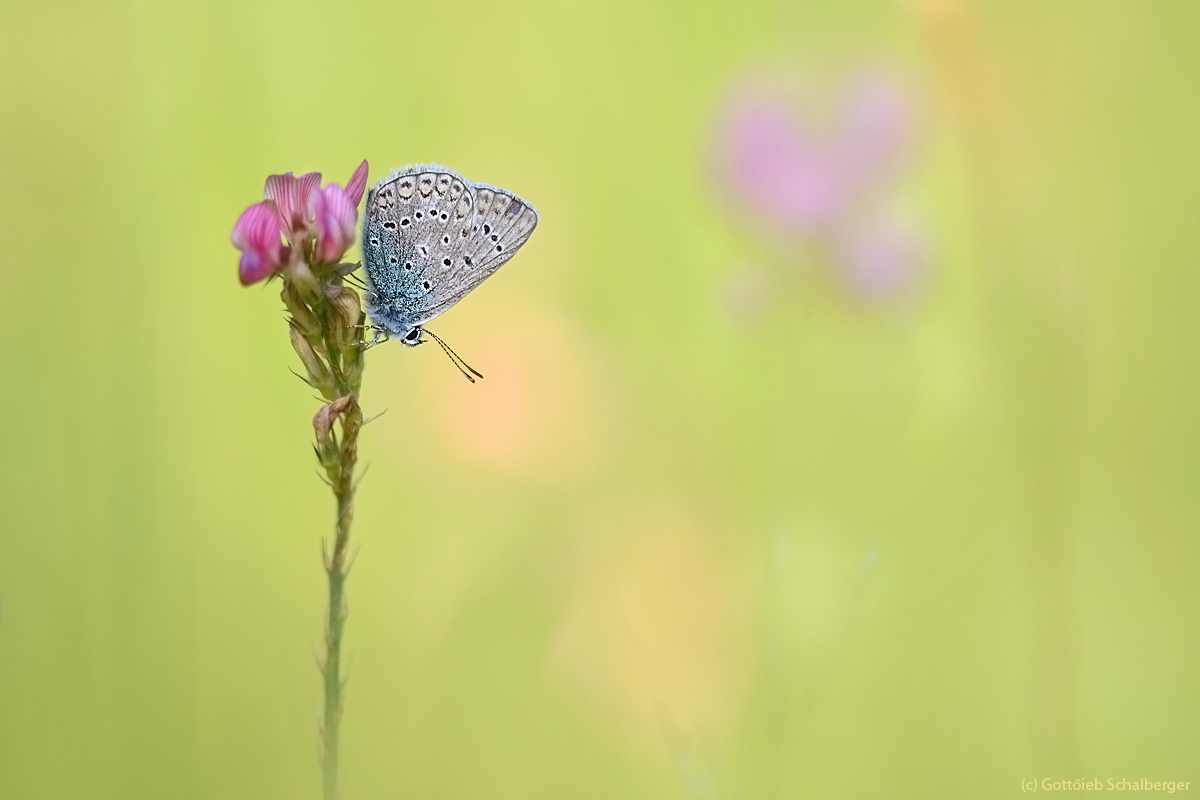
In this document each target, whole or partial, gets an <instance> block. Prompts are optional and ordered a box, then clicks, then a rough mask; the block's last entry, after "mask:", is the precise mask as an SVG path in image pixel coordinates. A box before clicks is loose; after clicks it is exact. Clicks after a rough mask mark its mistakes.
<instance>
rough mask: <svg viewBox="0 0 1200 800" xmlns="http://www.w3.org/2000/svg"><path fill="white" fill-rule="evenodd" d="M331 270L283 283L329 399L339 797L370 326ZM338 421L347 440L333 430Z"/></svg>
mask: <svg viewBox="0 0 1200 800" xmlns="http://www.w3.org/2000/svg"><path fill="white" fill-rule="evenodd" d="M353 266H354V265H350V264H344V265H340V266H337V267H332V266H329V265H326V266H324V267H323V268H321V269H319V270H309V269H308V267H307V266H306V265H304V264H299V265H296V267H295V269H294V270H293V271H292V272H290V273H289V274H288V275H287V277H285V278H284V287H283V294H282V298H283V302H284V305H286V306H287V309H288V311H289V313H290V314H291V319H290V320H289V334H290V336H291V339H292V346H293V347H294V348H295V350H296V353H297V355H299V356H300V360H301V361H302V362H303V363H304V367H305V370H306V371H307V373H308V376H307V378H305V380H306V381H307V382H308V384H309V385H310V386H312V387H313V388H314V389H316V390H318V391H319V392H321V394H322V396H323V397H324V398H325V399H326V400H327V401H328V402H327V403H326V404H325V405H324V406H322V408H321V410H320V411H318V412H317V415H316V416H315V417H314V418H313V429H314V430H315V432H316V439H317V441H316V444H315V445H314V448H313V449H314V450H315V451H316V454H317V460H318V462H319V463H320V465H321V467H322V468H323V469H324V471H325V476H326V478H327V482H328V484H329V486H330V488H331V489H332V490H333V496H334V499H335V500H336V501H337V519H336V522H335V524H334V536H333V548H332V550H331V549H330V548H328V547H325V548H324V549H325V574H326V577H327V578H328V581H329V605H328V607H327V608H326V615H325V654H324V657H323V659H322V661H321V672H322V678H323V682H324V690H325V708H324V712H325V713H324V719H323V722H322V725H321V769H322V773H323V778H324V780H323V785H324V798H325V800H336V799H337V796H338V734H339V730H340V727H341V720H342V704H343V693H344V690H345V680H344V678H343V677H342V637H343V634H344V632H345V628H346V613H347V604H346V576H347V574H348V573H349V567H350V563H349V559H348V550H349V545H350V529H351V525H352V524H353V522H354V492H355V481H354V468H355V465H356V463H357V461H358V433H359V431H360V430H361V429H362V426H363V415H362V409H361V408H360V407H359V404H358V394H359V390H360V388H361V386H362V372H363V349H362V347H361V345H360V343H359V339H360V338H361V336H360V335H359V328H358V327H356V326H361V325H362V324H363V323H364V322H365V321H366V316H365V315H364V314H363V312H362V304H361V301H360V299H359V297H358V294H357V293H356V292H355V291H354V290H352V289H350V288H349V287H348V286H345V285H344V284H343V283H342V277H341V276H342V274H343V273H342V271H341V270H342V269H343V268H352V267H353ZM335 423H340V426H341V435H340V436H339V435H338V432H337V431H336V430H335Z"/></svg>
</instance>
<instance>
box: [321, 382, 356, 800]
mask: <svg viewBox="0 0 1200 800" xmlns="http://www.w3.org/2000/svg"><path fill="white" fill-rule="evenodd" d="M361 427H362V412H361V411H360V410H359V408H358V403H357V401H351V403H350V406H349V407H348V408H347V409H346V410H345V411H344V412H343V416H342V428H343V431H342V437H341V438H342V441H341V446H340V447H339V448H338V456H339V457H338V467H337V477H336V479H335V480H334V481H333V494H334V497H335V498H336V499H337V523H336V525H335V529H334V540H333V552H332V553H330V554H329V555H328V556H327V559H326V563H325V572H326V575H327V576H328V578H329V607H328V609H327V611H326V624H325V662H324V679H325V720H324V725H323V727H322V731H321V732H322V745H323V752H322V761H323V763H322V770H323V772H324V786H325V795H324V797H325V800H337V796H338V732H339V725H340V723H341V719H342V692H343V689H344V688H345V684H344V681H343V679H342V634H343V631H344V630H345V625H346V614H347V605H346V576H347V574H348V572H349V570H348V566H349V565H348V563H347V552H348V546H349V544H350V526H351V524H352V523H353V522H354V465H355V462H356V460H357V457H358V431H359V429H360V428H361Z"/></svg>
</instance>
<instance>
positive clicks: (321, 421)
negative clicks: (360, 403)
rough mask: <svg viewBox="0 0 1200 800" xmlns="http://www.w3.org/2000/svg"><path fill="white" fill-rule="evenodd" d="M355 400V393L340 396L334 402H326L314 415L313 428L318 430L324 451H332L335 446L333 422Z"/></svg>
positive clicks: (318, 441)
mask: <svg viewBox="0 0 1200 800" xmlns="http://www.w3.org/2000/svg"><path fill="white" fill-rule="evenodd" d="M352 402H354V395H352V394H348V395H345V396H344V397H339V398H338V399H337V400H334V401H333V402H332V403H326V404H325V405H324V406H322V407H321V410H320V411H318V412H317V415H316V416H315V417H313V430H315V431H316V432H317V443H318V444H319V445H320V446H321V449H322V450H324V451H330V450H332V449H333V447H334V443H333V423H334V421H335V420H337V418H338V415H339V414H341V413H342V412H343V411H345V410H346V409H347V408H349V407H350V404H351V403H352Z"/></svg>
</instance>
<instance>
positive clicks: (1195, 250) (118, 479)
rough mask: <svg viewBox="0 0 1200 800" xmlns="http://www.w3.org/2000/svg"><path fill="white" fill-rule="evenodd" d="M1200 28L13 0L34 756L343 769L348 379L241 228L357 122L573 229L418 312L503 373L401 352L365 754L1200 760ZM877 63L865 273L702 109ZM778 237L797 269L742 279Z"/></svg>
mask: <svg viewBox="0 0 1200 800" xmlns="http://www.w3.org/2000/svg"><path fill="white" fill-rule="evenodd" d="M1198 31H1200V7H1197V6H1196V5H1195V4H1193V3H1184V2H1162V3H1138V2H1124V3H1121V2H1116V3H1103V4H1097V3H1094V2H1084V1H1083V0H1064V1H1063V2H1056V3H1044V2H1034V0H1017V1H1016V2H1003V3H1001V2H978V3H970V2H966V0H903V1H902V0H856V1H855V2H845V1H844V0H843V1H838V2H835V0H809V1H807V2H792V3H767V2H754V1H753V0H743V2H738V3H719V4H718V3H700V4H696V3H685V2H644V1H639V2H627V1H625V0H608V1H606V2H600V3H590V4H568V3H547V2H520V3H510V4H504V5H500V4H486V3H480V2H463V3H457V4H445V3H405V4H400V3H376V4H372V3H364V2H350V3H341V4H329V3H311V2H306V1H305V0H300V1H299V2H291V3H282V2H250V3H244V2H239V3H231V2H206V3H187V4H185V3H145V2H128V3H78V4H73V3H63V2H55V0H50V2H43V3H16V2H11V1H10V2H6V3H5V4H4V6H3V9H2V19H0V43H2V46H0V72H2V74H3V76H4V77H3V78H2V79H0V102H2V104H3V108H4V112H5V113H4V124H3V125H0V159H2V160H0V169H2V172H0V175H2V177H3V179H2V180H0V220H2V222H0V225H2V229H3V232H4V242H5V243H6V246H7V247H9V248H10V249H9V250H8V251H7V255H6V257H5V264H6V270H5V274H6V275H7V277H6V279H5V289H4V296H5V299H6V305H5V310H4V313H3V314H0V342H2V343H0V368H2V374H3V380H2V381H0V419H3V420H4V422H5V424H4V435H3V442H4V444H3V454H4V458H3V462H2V466H0V469H2V470H3V473H2V483H0V486H2V488H0V492H2V494H0V508H2V509H3V510H2V517H0V520H2V522H0V525H2V530H0V553H2V555H0V797H4V798H13V800H25V799H26V798H29V799H30V800H32V799H34V798H88V799H89V800H93V799H96V800H99V799H100V798H122V799H123V800H128V799H130V798H168V797H169V798H230V799H231V800H232V799H233V798H267V797H270V798H285V797H286V798H304V797H316V796H317V795H318V786H319V772H318V762H317V736H316V727H317V712H318V708H319V691H320V686H319V682H318V675H317V671H316V667H315V666H314V662H313V658H312V652H313V651H314V650H315V648H316V645H317V643H318V642H319V641H320V637H321V630H322V611H323V602H324V584H323V574H322V572H321V570H320V557H319V553H320V550H319V540H320V538H321V537H322V536H324V535H326V534H327V532H328V531H329V530H330V528H331V525H332V502H331V499H330V497H329V494H328V491H327V490H326V489H325V487H324V486H323V485H322V484H321V483H320V481H319V480H318V479H317V477H316V476H315V475H314V467H315V463H314V459H313V457H312V452H311V449H310V444H309V440H310V438H311V436H312V430H311V427H310V418H311V416H312V414H313V413H314V412H315V411H316V409H317V404H316V403H315V402H314V401H313V400H312V399H311V397H310V392H308V391H307V390H306V388H305V387H304V386H303V385H301V384H300V383H299V382H298V381H297V380H296V379H295V378H294V377H292V376H291V375H290V374H289V373H288V367H289V366H294V365H295V356H294V355H293V353H292V352H291V350H290V347H289V344H288V341H287V336H286V328H285V325H284V322H283V314H282V308H281V304H280V302H279V300H278V296H277V288H278V287H277V285H271V286H268V287H266V288H263V287H251V288H249V289H243V288H241V287H240V286H239V285H238V283H237V279H236V261H237V254H236V252H235V251H234V249H233V247H232V246H231V245H230V243H229V231H230V228H231V227H232V224H233V222H234V220H235V219H236V217H237V215H238V214H239V213H240V212H241V210H242V209H243V208H245V207H246V206H247V205H249V204H251V203H253V202H256V201H257V200H258V199H260V197H261V194H260V193H261V189H262V182H263V179H264V178H265V177H266V175H267V174H269V173H272V172H284V171H288V170H295V171H297V172H302V171H309V170H319V171H322V172H323V173H324V174H325V176H326V180H333V181H337V182H344V181H345V180H346V179H347V178H348V177H349V175H350V172H351V171H352V170H353V168H354V167H355V165H356V164H357V163H358V162H359V161H360V160H361V159H362V158H364V157H365V158H368V159H369V160H370V163H371V175H372V181H373V180H375V179H376V178H378V177H380V176H382V175H384V174H386V172H387V171H388V170H389V169H391V168H393V167H398V166H401V165H402V164H405V163H408V162H412V161H426V160H429V161H433V160H436V161H439V162H441V163H445V164H450V165H453V166H454V167H455V168H457V169H458V170H460V171H462V172H463V173H464V174H466V175H467V176H468V177H470V178H473V179H475V180H484V181H489V182H492V183H497V184H501V185H504V186H507V187H510V188H511V189H513V190H514V191H516V192H517V193H519V194H521V195H523V196H525V197H527V198H529V199H530V200H532V201H533V202H534V203H536V204H537V205H538V206H539V208H540V210H541V213H542V222H541V225H540V227H539V229H538V231H537V233H536V234H535V235H534V237H533V238H532V239H531V241H530V243H529V244H528V245H527V246H526V247H525V248H524V250H522V252H521V253H520V254H519V255H518V256H517V257H516V259H515V260H514V261H513V262H512V263H511V264H510V265H509V266H507V267H505V269H504V270H502V271H501V272H500V273H499V274H498V275H497V276H496V277H495V278H493V279H492V280H491V281H489V282H488V283H487V284H486V285H485V286H484V287H482V288H481V289H480V290H478V291H477V292H476V293H474V294H473V295H472V296H471V297H470V298H468V299H467V300H465V301H464V302H462V303H461V304H459V305H458V306H456V307H455V308H454V309H452V310H451V311H450V312H449V313H447V314H446V315H445V316H444V317H443V318H441V319H439V320H438V323H437V325H436V326H434V327H435V329H436V330H437V332H438V333H439V334H440V335H441V336H443V337H445V338H446V339H447V340H448V341H449V342H450V343H451V344H452V345H453V346H454V347H455V348H456V349H457V350H458V351H459V352H460V353H462V354H463V356H464V357H465V358H466V359H467V361H468V362H470V363H471V364H473V365H475V366H477V367H478V368H480V369H481V370H482V371H483V372H484V373H485V374H486V375H487V376H488V377H487V379H486V380H485V381H483V382H481V383H480V384H479V385H477V386H471V385H470V384H468V383H467V382H466V381H464V380H462V378H461V377H460V376H459V374H458V372H457V371H456V370H455V369H453V367H451V365H450V364H449V363H448V362H447V361H446V359H445V358H444V357H443V356H442V354H441V353H440V352H438V351H437V350H436V349H434V348H420V349H419V350H408V349H405V348H401V347H399V346H396V345H389V346H386V347H380V348H377V349H375V350H373V351H372V352H371V354H370V355H369V357H368V371H367V374H366V380H365V386H366V389H365V392H366V395H365V398H364V406H365V408H366V412H367V413H368V414H372V413H377V412H379V411H382V410H384V409H388V413H387V414H385V415H384V416H383V417H382V418H380V419H379V420H378V421H377V422H375V423H372V424H371V425H370V426H368V427H367V429H366V430H365V432H364V437H363V451H364V452H363V461H364V462H370V463H371V464H372V466H371V469H370V472H369V474H368V475H367V477H366V479H365V481H364V483H363V487H362V490H361V493H360V496H359V510H358V516H357V521H356V529H355V536H356V540H357V543H358V545H359V546H361V555H360V557H359V559H358V561H357V565H356V567H355V569H354V572H353V574H352V576H351V580H350V584H349V597H350V621H349V633H348V639H347V643H346V652H347V653H348V657H349V660H350V662H351V672H350V683H349V695H348V701H347V708H346V717H345V723H344V727H343V737H344V738H343V753H344V755H343V765H344V784H345V796H346V797H347V798H348V799H356V798H403V797H427V798H485V797H486V798H510V797H511V798H564V797H570V798H614V797H621V798H643V797H644V798H650V797H654V798H792V797H824V798H839V797H847V798H850V797H868V796H871V797H898V798H901V797H902V798H908V797H914V798H915V797H962V796H972V797H1009V796H1013V795H1014V794H1016V793H1017V792H1019V791H1020V787H1021V781H1022V780H1023V779H1024V780H1028V779H1036V780H1040V779H1042V778H1044V777H1050V778H1054V779H1062V778H1076V777H1086V778H1100V779H1107V778H1109V777H1112V778H1114V779H1119V778H1122V777H1124V778H1127V779H1129V780H1135V779H1137V778H1143V777H1145V778H1149V779H1151V780H1163V781H1166V780H1184V781H1187V780H1190V781H1192V782H1193V783H1192V786H1193V789H1192V791H1194V790H1195V788H1197V787H1200V772H1197V771H1196V765H1197V763H1198V762H1197V759H1196V754H1197V749H1198V747H1200V722H1198V720H1200V680H1198V679H1197V675H1198V674H1200V639H1198V635H1197V634H1198V629H1197V626H1198V623H1200V583H1198V582H1197V568H1198V567H1200V546H1198V544H1197V541H1196V535H1195V534H1196V530H1197V525H1198V523H1200V505H1198V502H1197V500H1198V496H1197V492H1196V481H1197V478H1198V477H1200V459H1198V454H1200V425H1198V424H1197V420H1198V417H1197V413H1196V408H1197V403H1198V401H1200V383H1198V381H1197V378H1196V374H1197V357H1198V355H1200V352H1198V350H1200V335H1198V334H1200V315H1197V314H1196V312H1195V310H1194V308H1195V302H1196V296H1197V290H1198V289H1200V278H1198V277H1197V269H1196V268H1197V262H1198V256H1200V220H1198V219H1197V212H1198V211H1200V112H1198V111H1197V108H1196V105H1195V94H1196V79H1197V77H1198V76H1200V48H1197V47H1196V34H1197V32H1198ZM861 65H868V66H869V67H870V68H871V69H875V70H882V71H884V72H885V73H886V74H888V75H890V76H893V78H894V79H895V80H896V81H898V82H899V83H900V84H902V85H904V86H905V87H907V89H906V91H907V92H908V94H907V97H908V98H909V102H910V103H911V108H912V109H913V114H914V115H915V117H916V118H918V119H919V125H918V126H917V131H918V133H917V134H916V135H915V136H914V141H915V144H914V147H913V155H912V157H911V160H910V161H909V162H908V166H907V167H906V168H905V170H904V171H903V175H902V176H900V177H898V178H896V180H895V182H894V183H893V184H891V188H890V189H889V197H890V198H891V199H890V200H889V201H888V202H891V203H895V204H897V205H899V206H901V207H903V208H904V209H906V213H908V214H910V215H911V216H912V218H913V219H916V220H917V221H918V222H919V225H920V227H921V230H922V231H923V236H924V238H925V241H926V244H927V258H926V260H925V262H924V267H923V270H922V271H921V274H920V277H919V278H914V279H913V280H912V281H911V282H909V283H908V284H907V285H906V286H905V288H904V290H903V291H900V292H897V293H896V294H894V295H889V296H887V297H883V298H875V299H871V300H865V299H863V298H861V297H859V296H857V295H855V294H854V293H853V292H851V291H847V289H846V287H844V286H843V285H841V284H840V283H839V281H838V280H836V279H832V278H831V276H832V275H834V274H836V272H835V266H833V265H832V264H831V263H830V262H829V259H826V258H824V257H823V256H822V255H821V254H820V253H819V252H816V253H814V251H812V250H811V249H808V250H805V249H804V248H793V249H790V250H789V249H788V248H787V247H785V248H783V249H782V250H781V249H780V248H779V247H777V246H775V245H774V244H772V243H770V242H769V241H768V238H767V237H764V236H762V235H761V233H760V232H758V231H756V230H755V229H753V226H748V225H746V224H744V219H742V218H740V217H739V216H738V215H737V214H731V213H730V212H729V203H728V202H726V201H725V200H724V199H723V195H727V194H728V192H729V189H728V187H727V186H726V185H725V184H723V183H722V182H721V181H720V180H717V179H715V178H714V175H713V172H714V168H713V155H712V153H713V148H714V135H715V134H714V131H715V130H716V129H717V127H718V118H719V116H720V114H721V113H722V112H721V109H722V108H723V105H722V104H723V103H724V102H725V99H726V98H727V97H728V96H729V93H730V92H731V91H736V89H735V88H734V87H736V86H737V85H738V81H739V80H740V79H741V77H740V76H745V75H746V74H748V73H756V72H761V71H763V70H766V71H768V72H771V73H772V74H774V75H777V76H785V77H784V79H785V80H796V81H799V82H801V83H805V84H806V85H818V86H836V85H837V82H838V81H839V80H840V79H841V76H844V75H846V74H850V73H852V72H853V71H854V70H856V69H858V68H859V67H860V66H861ZM801 251H803V252H801ZM798 252H799V253H800V254H799V255H797V253H798ZM781 253H784V255H780V254H781ZM747 265H750V266H754V265H760V266H761V268H762V269H765V270H767V271H768V272H769V274H771V275H775V276H776V277H778V276H780V275H786V276H787V280H776V281H775V282H774V283H771V282H768V283H767V290H766V291H765V294H766V295H768V296H769V297H768V300H767V301H763V302H760V303H758V305H757V306H756V307H755V308H754V309H753V313H750V314H749V315H747V314H742V315H741V316H738V315H733V314H731V313H730V312H729V311H728V306H729V303H728V302H727V298H726V297H725V294H724V293H726V292H728V291H729V289H728V287H729V285H730V281H731V280H736V279H737V276H738V275H740V274H742V271H743V270H744V269H745V268H746V267H747ZM760 294H762V293H761V292H760Z"/></svg>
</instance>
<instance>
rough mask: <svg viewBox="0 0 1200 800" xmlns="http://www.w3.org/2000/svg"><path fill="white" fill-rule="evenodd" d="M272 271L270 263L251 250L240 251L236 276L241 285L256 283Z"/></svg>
mask: <svg viewBox="0 0 1200 800" xmlns="http://www.w3.org/2000/svg"><path fill="white" fill-rule="evenodd" d="M274 271H275V270H274V268H273V267H272V265H271V263H270V262H269V261H268V260H267V259H265V258H263V257H262V256H260V255H259V254H258V253H256V252H254V251H253V250H247V251H246V252H244V253H242V258H241V260H240V261H238V278H239V279H240V280H241V281H242V285H243V286H249V285H250V284H252V283H258V282H259V281H261V280H262V279H263V278H265V277H267V276H268V275H270V274H271V273H272V272H274Z"/></svg>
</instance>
